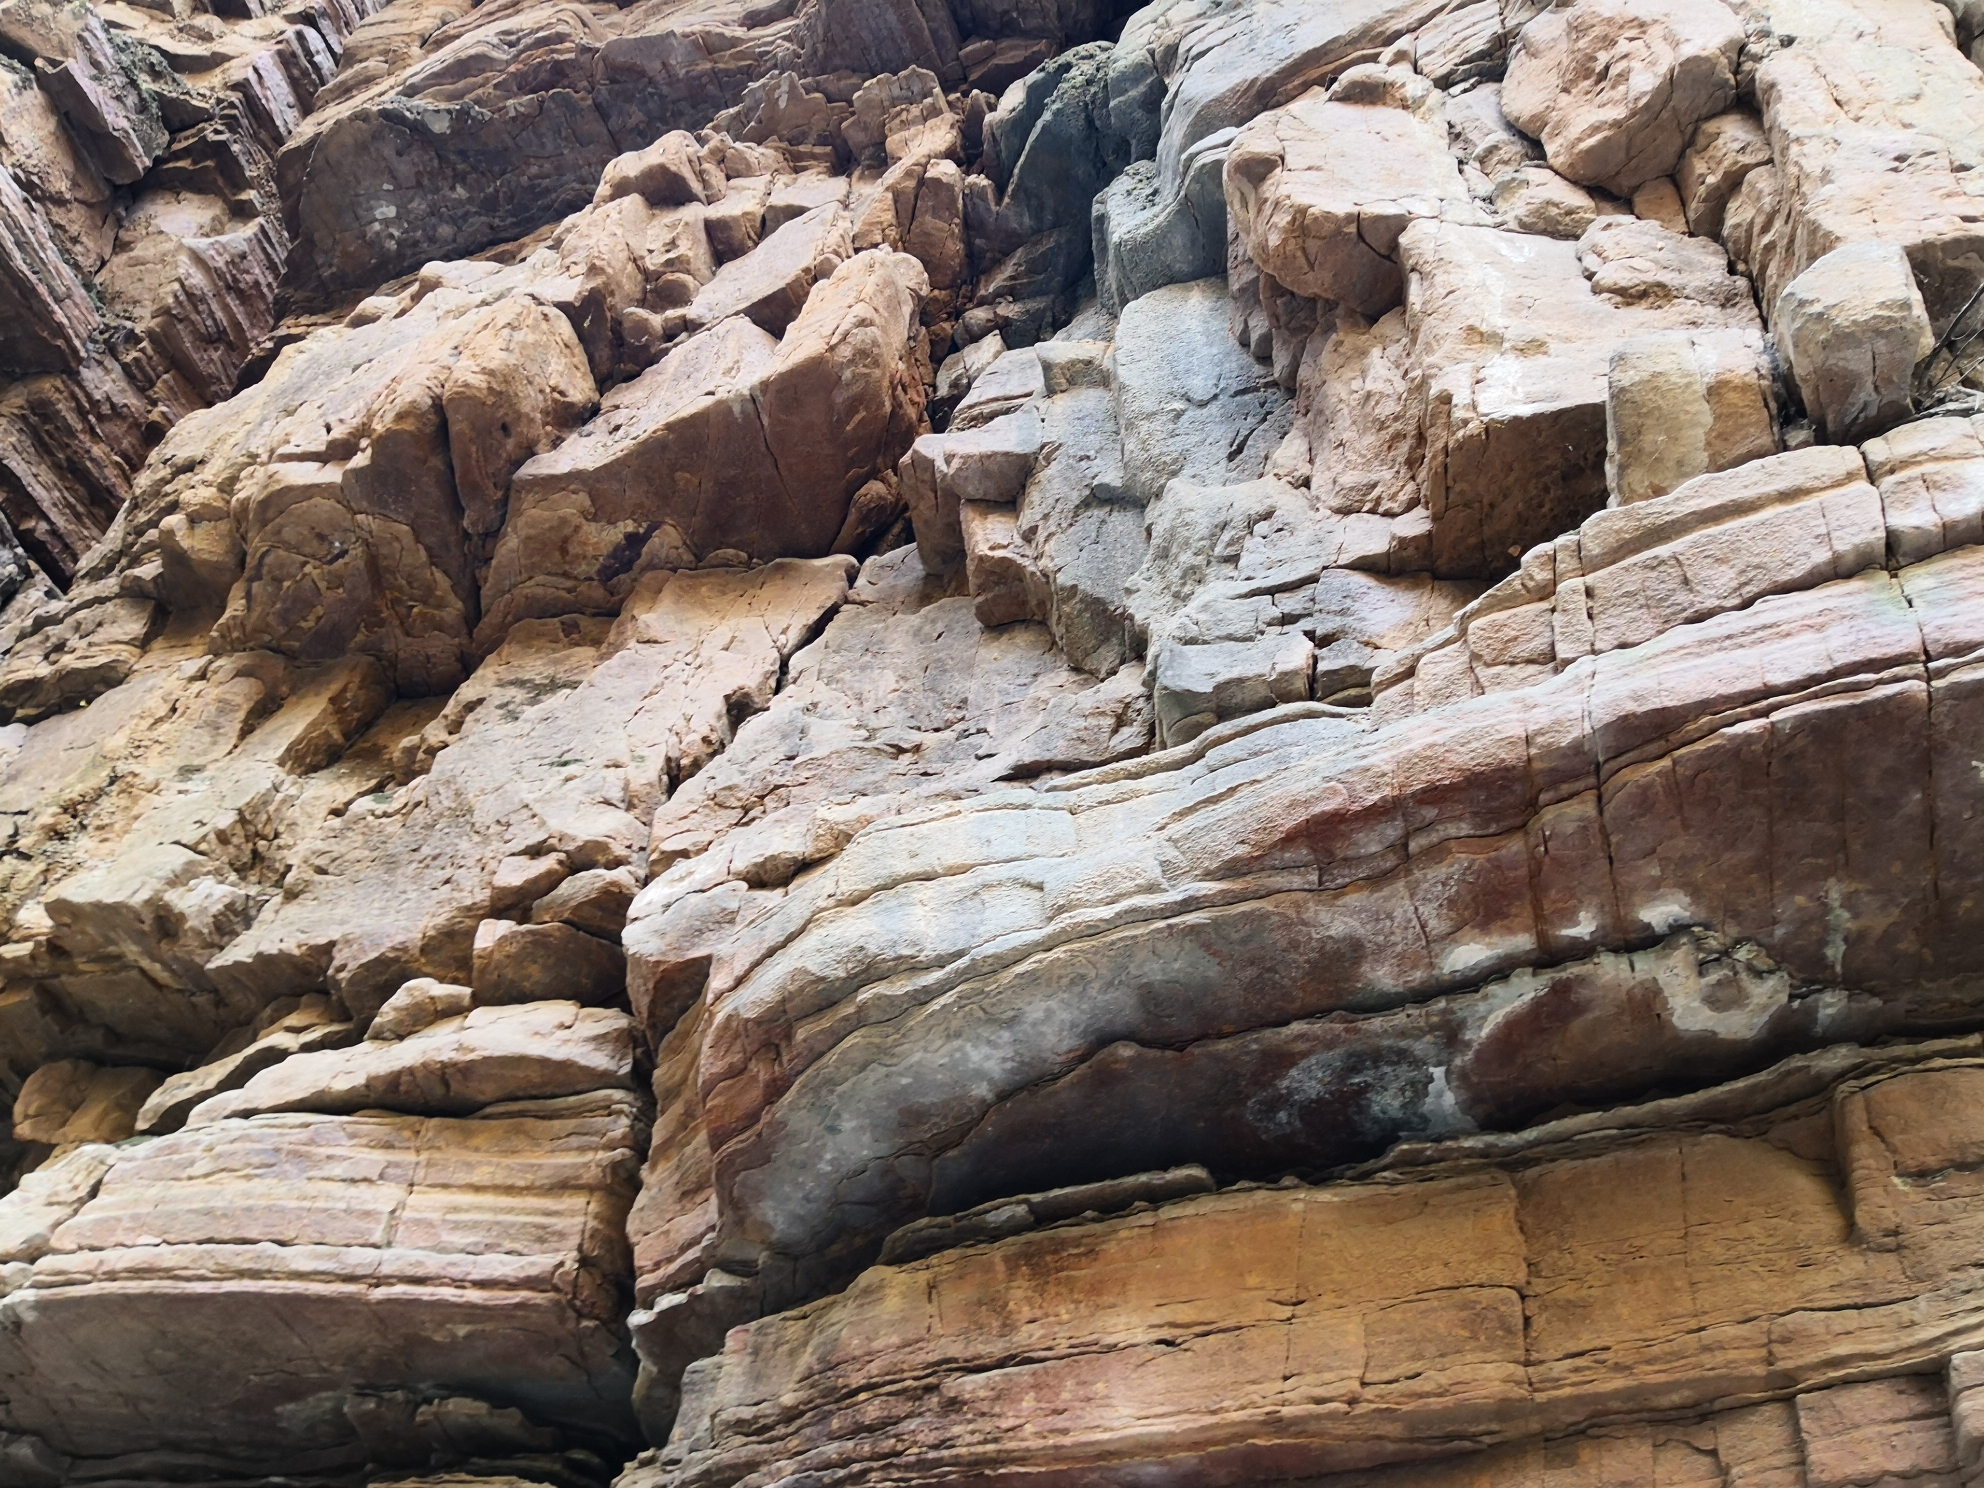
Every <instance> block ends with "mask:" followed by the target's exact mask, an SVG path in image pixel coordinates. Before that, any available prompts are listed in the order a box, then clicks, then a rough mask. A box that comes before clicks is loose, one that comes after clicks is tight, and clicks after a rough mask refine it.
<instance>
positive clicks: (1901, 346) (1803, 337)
mask: <svg viewBox="0 0 1984 1488" xmlns="http://www.w3.org/2000/svg"><path fill="white" fill-rule="evenodd" d="M1771 328H1772V329H1773V330H1774V331H1776V333H1777V335H1778V338H1779V341H1780V343H1781V344H1782V345H1783V347H1784V350H1785V357H1786V360H1788V361H1789V362H1790V364H1791V376H1792V379H1793V381H1795V382H1796V383H1797V385H1798V393H1799V396H1801V397H1802V398H1803V399H1804V400H1805V411H1806V412H1807V413H1809V414H1810V415H1811V416H1812V422H1813V423H1814V424H1815V425H1817V427H1818V429H1819V431H1820V433H1821V435H1822V436H1823V437H1824V438H1827V439H1830V440H1834V441H1836V442H1838V443H1841V444H1851V443H1855V442H1857V441H1859V440H1862V439H1865V438H1867V437H1869V436H1870V435H1873V434H1878V433H1880V432H1881V431H1883V430H1884V429H1886V428H1888V427H1889V426H1891V425H1892V424H1894V423H1896V422H1897V421H1898V420H1900V419H1901V418H1903V417H1905V416H1906V415H1907V413H1908V411H1909V396H1910V393H1911V390H1912V382H1913V378H1914V374H1915V365H1916V363H1918V362H1919V361H1921V360H1922V358H1924V357H1925V356H1927V355H1928V354H1929V351H1930V349H1931V347H1933V346H1934V344H1935V336H1934V332H1933V331H1932V329H1931V327H1930V325H1929V314H1928V311H1927V310H1925V309H1924V308H1923V305H1922V291H1921V290H1920V289H1919V288H1918V287H1917V286H1916V283H1915V273H1914V270H1913V269H1912V268H1911V267H1910V266H1909V262H1908V255H1907V254H1905V253H1904V252H1902V250H1901V249H1900V248H1899V247H1897V246H1895V245H1894V244H1891V243H1854V244H1850V245H1849V246H1847V247H1845V248H1836V249H1834V250H1833V251H1832V252H1831V253H1828V254H1827V255H1826V256H1825V257H1824V258H1822V259H1820V260H1819V261H1818V262H1817V263H1815V264H1813V265H1812V266H1811V267H1810V268H1809V269H1807V270H1805V272H1804V273H1802V274H1800V275H1799V276H1798V277H1797V278H1796V279H1794V280H1792V281H1791V283H1790V284H1788V285H1786V286H1785V290H1784V293H1783V294H1782V295H1780V296H1779V297H1778V301H1777V307H1776V309H1775V311H1774V312H1773V313H1772V315H1771Z"/></svg>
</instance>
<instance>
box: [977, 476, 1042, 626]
mask: <svg viewBox="0 0 1984 1488" xmlns="http://www.w3.org/2000/svg"><path fill="white" fill-rule="evenodd" d="M959 518H960V530H961V531H962V533H963V536H964V572H965V582H966V584H967V585H968V586H969V587H970V589H971V598H972V611H973V613H974V614H976V615H977V616H978V623H979V624H980V625H984V626H988V627H989V626H998V625H1011V624H1012V623H1013V622H1014V621H1016V620H1044V619H1046V618H1047V614H1048V609H1049V606H1050V604H1051V599H1050V596H1049V592H1048V585H1047V579H1046V576H1045V575H1043V574H1042V573H1041V572H1040V566H1039V564H1038V563H1036V562H1035V561H1034V557H1033V550H1032V548H1031V547H1030V546H1029V545H1028V543H1027V541H1026V539H1024V538H1023V537H1021V536H1020V530H1019V517H1018V515H1017V514H1016V513H1015V512H1014V511H1013V509H1012V508H1011V507H1008V506H999V505H994V504H992V503H990V502H984V501H967V502H964V503H963V504H962V505H961V506H960V507H959Z"/></svg>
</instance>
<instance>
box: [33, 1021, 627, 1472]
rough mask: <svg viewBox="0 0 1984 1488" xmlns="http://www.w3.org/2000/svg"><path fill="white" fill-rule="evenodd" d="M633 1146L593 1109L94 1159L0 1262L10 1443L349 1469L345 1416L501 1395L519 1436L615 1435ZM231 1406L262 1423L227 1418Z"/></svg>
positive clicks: (213, 1128) (169, 1146) (623, 1391)
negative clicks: (379, 1404) (255, 1407)
mask: <svg viewBox="0 0 1984 1488" xmlns="http://www.w3.org/2000/svg"><path fill="white" fill-rule="evenodd" d="M369 1047H371V1048H373V1049H377V1050H383V1049H390V1048H393V1047H395V1046H393V1045H382V1044H374V1045H371V1046H369ZM306 1057H314V1056H306ZM278 1068H280V1066H278ZM636 1131H637V1120H636V1111H635V1108H634V1102H633V1100H632V1098H631V1097H629V1096H627V1095H625V1094H624V1093H621V1092H605V1093H601V1094H598V1095H593V1096H586V1097H579V1098H576V1099H574V1100H570V1101H564V1102H530V1103H524V1104H521V1105H510V1106H505V1107H498V1108H495V1109H492V1110H489V1111H486V1112H485V1113H484V1114H483V1115H482V1116H480V1117H478V1118H475V1119H470V1120H437V1119H428V1118H420V1117H407V1116H362V1117H327V1116H317V1115H295V1116H264V1117H260V1118H258V1119H255V1120H253V1121H218V1122H213V1123H209V1124H206V1125H202V1126H198V1127H194V1128H191V1129H189V1130H186V1131H183V1132H178V1133H175V1134H173V1135H171V1136H166V1137H161V1138H158V1139H157V1140H154V1141H152V1142H149V1143H145V1144H141V1145H138V1146H136V1147H133V1148H128V1149H122V1150H119V1151H116V1152H113V1153H110V1154H109V1155H110V1157H111V1158H112V1161H111V1162H110V1163H107V1164H104V1165H103V1167H99V1168H98V1169H97V1172H96V1174H95V1175H94V1178H95V1180H96V1181H89V1182H88V1183H87V1186H86V1187H85V1186H84V1183H83V1182H81V1181H78V1182H75V1183H73V1184H71V1185H70V1190H71V1191H70V1193H69V1194H68V1195H67V1196H66V1201H65V1205H64V1207H66V1208H67V1209H68V1213H67V1215H66V1216H64V1218H63V1220H62V1222H61V1223H60V1224H59V1225H58V1226H57V1227H56V1234H55V1235H52V1236H50V1237H49V1238H48V1239H46V1240H44V1241H42V1242H41V1243H40V1244H39V1245H38V1246H37V1245H34V1244H30V1245H29V1246H28V1248H27V1250H26V1251H25V1254H24V1253H23V1252H22V1251H21V1250H19V1249H14V1248H13V1247H12V1245H11V1244H10V1249H9V1252H8V1253H7V1259H8V1260H9V1261H12V1260H14V1259H16V1258H17V1257H22V1258H26V1259H29V1260H30V1261H31V1263H32V1265H33V1268H34V1269H33V1270H32V1272H31V1273H30V1274H29V1277H28V1279H27V1284H26V1285H24V1286H19V1287H17V1288H16V1289H14V1290H11V1291H10V1292H9V1293H8V1295H7V1296H6V1297H5V1298H4V1299H0V1309H4V1310H5V1313H6V1316H7V1319H8V1322H9V1326H8V1328H7V1330H6V1342H5V1344H4V1345H0V1373H3V1374H4V1375H5V1378H6V1380H7V1395H8V1402H9V1405H8V1409H9V1412H10V1416H9V1426H10V1428H11V1429H15V1430H19V1431H23V1432H27V1433H31V1434H33V1435H36V1436H39V1437H41V1438H42V1439H43V1440H44V1441H46V1442H48V1443H50V1444H51V1445H52V1446H54V1447H55V1448H56V1449H57V1450H59V1451H61V1452H63V1453H65V1454H68V1455H74V1456H82V1455H86V1454H102V1453H139V1452H143V1453H147V1454H155V1453H171V1452H185V1453H201V1452H207V1451H211V1450H212V1445H213V1443H214V1441H215V1440H216V1439H217V1438H216V1432H217V1430H219V1429H220V1428H221V1427H222V1425H223V1424H224V1423H230V1422H231V1423H237V1424H243V1425H245V1427H246V1430H247V1431H248V1433H249V1434H248V1435H245V1436H244V1435H241V1434H235V1435H232V1436H231V1437H230V1438H229V1447H228V1450H229V1451H231V1452H233V1453H235V1454H236V1455H237V1458H238V1457H240V1456H245V1455H249V1454H253V1455H256V1456H258V1457H259V1458H260V1459H261V1460H266V1461H270V1462H276V1461H290V1462H294V1461H295V1460H297V1459H296V1455H295V1454H297V1453H299V1452H310V1453H313V1454H317V1456H316V1460H324V1461H343V1462H349V1463H353V1464H358V1463H362V1462H363V1461H365V1460H366V1458H367V1455H368V1454H367V1450H366V1445H365V1443H364V1441H363V1439H362V1438H361V1436H360V1434H359V1431H358V1429H357V1427H356V1426H355V1424H354V1416H357V1415H359V1414H360V1413H361V1407H362V1405H363V1402H364V1400H365V1399H366V1397H368V1396H370V1397H372V1398H377V1397H378V1396H381V1395H386V1396H390V1395H391V1394H393V1393H394V1392H397V1391H399V1390H403V1389H405V1390H411V1391H414V1392H417V1393H416V1394H415V1399H416V1400H419V1399H423V1398H432V1395H439V1396H443V1397H449V1396H454V1397H472V1398H473V1397H480V1398H482V1399H485V1400H486V1398H487V1397H488V1396H490V1395H495V1394H498V1393H499V1390H498V1386H497V1383H496V1382H497V1381H501V1382H502V1386H501V1389H500V1396H501V1399H502V1400H503V1401H504V1402H506V1403H507V1405H508V1406H509V1407H510V1408H512V1409H516V1410H519V1411H521V1412H522V1413H523V1414H524V1416H525V1417H526V1419H527V1420H528V1421H530V1422H532V1423H534V1424H536V1425H537V1426H538V1427H539V1428H543V1427H552V1428H558V1429H562V1430H563V1431H566V1432H572V1433H576V1435H577V1437H578V1439H580V1440H587V1439H591V1440H603V1442H610V1441H612V1440H615V1439H618V1440H623V1441H624V1440H627V1439H628V1438H629V1437H630V1436H631V1434H632V1429H633V1428H632V1418H631V1415H630V1414H629V1412H628V1409H627V1405H626V1399H627V1392H628V1389H629V1386H630V1385H631V1383H632V1368H631V1366H630V1364H628V1363H627V1362H626V1361H625V1359H624V1355H623V1352H622V1351H623V1349H624V1344H623V1343H621V1341H620V1340H619V1338H618V1336H617V1321H618V1314H617V1303H616V1301H615V1297H614V1288H615V1281H614V1277H615V1274H616V1272H617V1271H618V1270H619V1268H620V1267H621V1266H622V1265H623V1264H624V1262H623V1261H622V1259H621V1257H622V1256H623V1255H624V1251H623V1248H622V1241H621V1240H620V1238H619V1236H618V1233H617V1228H618V1224H619V1219H620V1215H621V1214H622V1213H624V1211H625V1206H626V1204H627V1203H628V1201H629V1199H630V1198H631V1197H632V1192H633V1163H634V1161H635V1160H636V1154H635V1152H634V1150H633V1144H634V1141H635V1136H636ZM105 1151H106V1149H103V1148H85V1149H82V1150H81V1152H79V1153H78V1154H77V1155H76V1156H75V1157H72V1158H71V1159H70V1162H71V1163H75V1162H76V1161H78V1159H79V1158H82V1157H83V1154H90V1155H91V1156H92V1157H94V1156H95V1155H96V1154H100V1153H104V1152H105ZM104 1167H107V1169H108V1171H104V1170H103V1168H104ZM86 1176H90V1175H86V1174H82V1173H79V1174H77V1175H76V1178H77V1179H78V1180H82V1179H84V1178H85V1177H86ZM51 1197H53V1196H52V1195H44V1196H43V1201H44V1204H45V1203H46V1202H47V1200H48V1199H49V1198H51ZM15 1203H16V1201H15V1200H13V1199H8V1200H0V1213H8V1214H9V1215H10V1216H11V1213H12V1211H13V1209H14V1207H15ZM44 1223H45V1222H44ZM4 1224H5V1221H0V1225H4ZM7 1233H8V1235H9V1239H10V1242H12V1241H14V1239H15V1235H16V1233H17V1232H16V1231H15V1230H14V1229H13V1228H12V1227H11V1226H8V1227H7ZM223 1318H224V1319H226V1320H227V1325H226V1326H224V1327H217V1326H215V1325H216V1323H217V1322H219V1321H220V1320H222V1319H223ZM463 1335H471V1336H474V1337H475V1338H476V1340H477V1347H476V1349H475V1351H474V1354H473V1357H471V1356H470V1355H468V1354H467V1353H464V1352H463V1351H462V1350H461V1348H460V1346H459V1344H457V1343H456V1342H455V1341H454V1340H455V1339H457V1338H459V1337H461V1336H463ZM161 1337H171V1338H174V1339H178V1340H182V1341H183V1345H184V1346H183V1347H175V1348H174V1350H173V1358H172V1360H171V1362H170V1363H169V1364H167V1363H164V1362H152V1361H151V1357H150V1356H148V1355H147V1354H146V1352H145V1349H144V1347H143V1346H142V1343H143V1340H145V1339H148V1338H149V1339H153V1340H156V1339H158V1338H161ZM188 1370H195V1371H197V1372H198V1374H199V1377H200V1378H202V1379H204V1380H206V1381H207V1382H208V1385H209V1393H208V1394H206V1395H204V1396H203V1397H201V1398H200V1400H197V1401H196V1400H191V1399H189V1398H188V1396H187V1394H186V1391H185V1380H186V1378H187V1371H188ZM105 1377H110V1378H115V1379H116V1380H117V1381H118V1388H117V1389H116V1390H115V1391H104V1390H102V1389H101V1388H100V1387H99V1386H97V1385H93V1384H91V1383H90V1381H91V1380H92V1379H101V1378H105ZM243 1391H263V1392H267V1393H266V1394H265V1395H263V1396H261V1397H260V1398H262V1399H265V1400H266V1401H267V1402H268V1409H269V1410H271V1411H275V1412H278V1413H279V1415H280V1420H278V1419H276V1418H274V1417H271V1416H269V1415H266V1414H262V1413H261V1412H258V1411H249V1412H246V1413H243V1414H241V1415H239V1416H237V1415H236V1413H235V1411H234V1410H233V1409H231V1408H230V1407H229V1405H228V1404H227V1403H226V1402H228V1401H230V1400H233V1399H236V1398H240V1397H239V1395H238V1393H237V1392H243ZM426 1392H431V1395H430V1394H427V1393H426ZM311 1401H318V1402H329V1403H330V1405H329V1408H328V1409H324V1408H321V1407H319V1406H314V1405H312V1406H304V1405H303V1403H304V1402H311ZM348 1401H351V1402H353V1405H352V1408H351V1409H350V1410H349V1411H348V1410H347V1408H346V1403H347V1402H348ZM299 1406H301V1407H302V1415H303V1416H304V1417H306V1418H307V1420H308V1421H309V1423H310V1424H309V1425H307V1426H304V1427H301V1428H299V1426H298V1425H297V1417H296V1413H295V1409H294V1408H295V1407H299ZM253 1421H261V1422H263V1423H264V1424H263V1425H261V1426H255V1425H253V1424H252V1422H253ZM153 1460H156V1459H155V1458H154V1459H153Z"/></svg>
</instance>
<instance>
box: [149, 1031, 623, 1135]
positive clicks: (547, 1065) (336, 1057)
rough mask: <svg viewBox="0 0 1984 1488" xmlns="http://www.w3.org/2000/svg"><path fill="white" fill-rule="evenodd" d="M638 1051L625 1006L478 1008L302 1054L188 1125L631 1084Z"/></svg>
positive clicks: (446, 1105)
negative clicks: (391, 1034)
mask: <svg viewBox="0 0 1984 1488" xmlns="http://www.w3.org/2000/svg"><path fill="white" fill-rule="evenodd" d="M633 1057H634V1056H633V1045H632V1042H631V1035H630V1025H629V1022H628V1019H627V1015H626V1014H624V1013H616V1012H613V1011H610V1010H608V1009H604V1008H586V1007H579V1006H578V1005H576V1004H574V1003H571V1002H561V1001H556V1000H549V999H544V1000H538V1001H533V1002H529V1003H525V1004H522V1005H520V1006H516V1007H487V1006H485V1007H477V1008H475V1009H473V1010H472V1011H468V1012H464V1013H461V1014H458V1015H456V1016H452V1017H445V1018H442V1019H441V1020H440V1021H438V1022H435V1023H430V1024H428V1025H427V1026H426V1027H424V1028H420V1029H417V1030H415V1031H414V1032H411V1033H408V1034H406V1035H405V1036H404V1037H402V1038H397V1039H370V1038H368V1039H366V1040H365V1041H364V1042H362V1043H357V1044H353V1045H351V1046H350V1047H349V1048H344V1049H326V1050H323V1051H321V1052H317V1053H308V1054H293V1055H291V1056H290V1057H289V1058H288V1059H285V1060H283V1061H282V1062H281V1063H280V1064H277V1065H274V1066H272V1067H271V1068H269V1069H266V1070H264V1071H262V1072H261V1073H260V1074H258V1075H256V1076H255V1077H254V1078H253V1079H251V1080H250V1081H248V1083H247V1084H246V1085H244V1086H242V1087H241V1088H240V1089H238V1090H234V1091H230V1092H227V1093H225V1094H220V1095H215V1096H213V1097H211V1098H209V1099H208V1100H205V1101H203V1102H201V1103H200V1104H199V1105H197V1106H195V1107H194V1108H193V1110H192V1112H191V1113H190V1114H189V1115H188V1116H187V1118H186V1125H187V1127H188V1128H189V1129H190V1128H197V1127H200V1126H205V1125H209V1124H211V1123H213V1122H218V1121H227V1120H230V1119H232V1118H236V1117H242V1116H253V1115H258V1114H260V1113H262V1112H264V1111H318V1112H323V1113H325V1114H327V1115H340V1114H347V1113H350V1112H354V1111H369V1110H385V1111H402V1112H405V1113H406V1114H408V1115H413V1116H462V1115H467V1114H468V1113H470V1112H472V1111H476V1110H480V1109H481V1108H482V1107H484V1106H488V1105H493V1104H495V1103H496V1102H498V1101H535V1100H551V1099H556V1098H557V1097H559V1096H567V1095H583V1094H585V1093H587V1092H588V1091H594V1090H615V1089H625V1088H628V1087H629V1086H630V1085H631V1084H632V1080H633Z"/></svg>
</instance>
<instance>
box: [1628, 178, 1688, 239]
mask: <svg viewBox="0 0 1984 1488" xmlns="http://www.w3.org/2000/svg"><path fill="white" fill-rule="evenodd" d="M1633 215H1634V216H1635V217H1639V218H1642V219H1644V220H1645V221H1647V222H1652V223H1657V224H1658V225H1659V226H1661V227H1664V228H1666V229H1667V231H1669V232H1671V233H1685V232H1687V231H1688V214H1687V212H1686V211H1684V210H1683V209H1682V206H1681V191H1680V188H1679V187H1677V186H1676V185H1675V184H1674V178H1673V177H1672V176H1657V177H1655V178H1654V179H1653V180H1651V181H1648V182H1646V183H1645V184H1644V185H1642V186H1641V187H1640V188H1639V189H1638V190H1636V191H1635V192H1634V193H1633Z"/></svg>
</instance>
